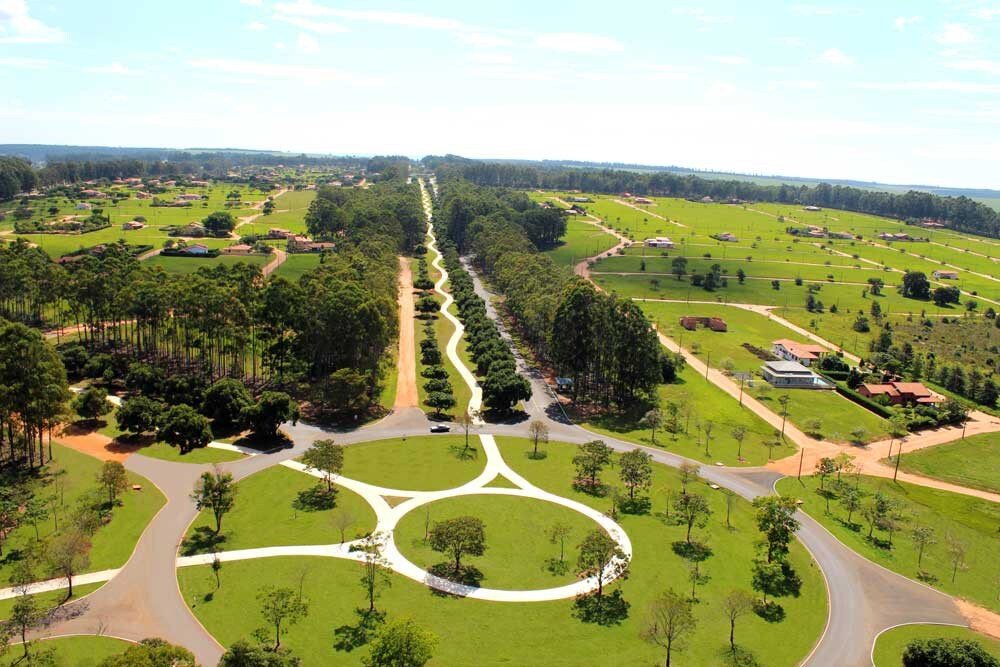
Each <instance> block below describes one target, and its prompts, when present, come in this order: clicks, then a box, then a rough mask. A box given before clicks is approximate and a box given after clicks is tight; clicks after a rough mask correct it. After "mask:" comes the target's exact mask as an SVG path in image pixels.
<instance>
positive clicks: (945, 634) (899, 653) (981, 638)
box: [872, 625, 1000, 667]
mask: <svg viewBox="0 0 1000 667" xmlns="http://www.w3.org/2000/svg"><path fill="white" fill-rule="evenodd" d="M915 639H967V640H970V641H974V642H978V643H979V644H980V645H981V646H982V647H983V648H984V649H985V650H986V652H987V653H989V654H990V655H992V656H993V657H995V658H998V659H1000V641H997V640H996V639H993V638H992V637H989V636H987V635H982V634H979V633H978V632H974V631H972V630H970V629H969V628H962V627H958V626H954V625H904V626H902V627H898V628H893V629H892V630H887V631H886V632H883V633H882V634H881V635H879V638H878V639H877V640H876V641H875V651H874V652H873V653H872V658H873V659H874V663H875V667H902V665H903V660H902V657H903V650H904V649H905V648H906V645H907V644H909V643H910V642H911V641H913V640H915Z"/></svg>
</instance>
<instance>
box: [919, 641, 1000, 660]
mask: <svg viewBox="0 0 1000 667" xmlns="http://www.w3.org/2000/svg"><path fill="white" fill-rule="evenodd" d="M903 667H1000V660H997V659H996V658H994V657H993V656H992V655H990V654H989V653H987V652H986V650H985V649H983V647H982V645H981V644H980V643H979V642H976V641H972V640H970V639H960V638H958V637H950V638H944V637H941V638H935V639H914V640H912V641H910V643H908V644H907V645H906V648H905V649H903Z"/></svg>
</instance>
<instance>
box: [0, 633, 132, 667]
mask: <svg viewBox="0 0 1000 667" xmlns="http://www.w3.org/2000/svg"><path fill="white" fill-rule="evenodd" d="M130 645H131V644H130V643H129V642H126V641H123V640H121V639H114V638H112V637H98V636H87V635H83V636H76V637H58V638H56V639H46V640H43V641H41V642H38V643H37V644H35V645H34V646H33V647H32V655H34V654H35V653H36V652H38V651H45V650H49V649H51V650H53V651H54V654H53V659H54V661H53V662H52V663H46V664H51V665H52V667H94V666H95V665H97V664H98V663H100V662H101V661H102V660H104V659H105V658H109V657H111V656H113V655H118V654H120V653H123V652H124V651H125V649H127V648H128V647H129V646H130ZM22 656H23V651H22V650H21V646H20V645H15V646H12V647H11V649H10V653H9V654H8V655H6V656H4V657H2V658H0V665H2V666H3V667H8V666H9V667H14V666H15V665H27V664H28V663H27V662H23V661H21V660H20V659H21V657H22Z"/></svg>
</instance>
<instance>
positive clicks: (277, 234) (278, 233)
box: [267, 227, 294, 239]
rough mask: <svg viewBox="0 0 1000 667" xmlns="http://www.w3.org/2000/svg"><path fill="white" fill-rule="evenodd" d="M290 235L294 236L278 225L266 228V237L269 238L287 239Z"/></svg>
mask: <svg viewBox="0 0 1000 667" xmlns="http://www.w3.org/2000/svg"><path fill="white" fill-rule="evenodd" d="M291 236H294V234H292V233H291V232H290V231H288V230H287V229H281V228H280V227H272V228H271V229H269V230H267V238H269V239H287V238H289V237H291Z"/></svg>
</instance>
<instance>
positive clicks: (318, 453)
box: [302, 440, 344, 493]
mask: <svg viewBox="0 0 1000 667" xmlns="http://www.w3.org/2000/svg"><path fill="white" fill-rule="evenodd" d="M302 463H304V464H305V466H306V470H318V471H319V472H321V473H323V479H324V481H326V490H327V492H328V493H333V477H334V475H339V474H340V473H341V471H342V470H343V469H344V448H343V447H339V446H338V445H337V444H336V443H334V441H333V440H317V441H316V442H315V443H313V446H312V447H310V448H309V449H307V450H306V453H305V454H303V455H302Z"/></svg>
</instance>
